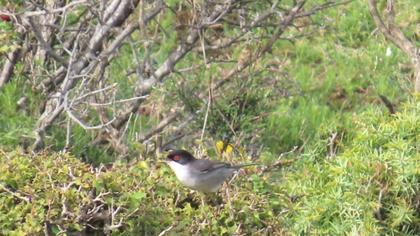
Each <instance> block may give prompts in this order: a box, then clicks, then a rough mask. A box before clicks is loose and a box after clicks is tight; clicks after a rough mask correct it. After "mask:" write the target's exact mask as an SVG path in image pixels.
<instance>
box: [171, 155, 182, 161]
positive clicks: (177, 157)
mask: <svg viewBox="0 0 420 236" xmlns="http://www.w3.org/2000/svg"><path fill="white" fill-rule="evenodd" d="M172 159H173V160H174V161H180V160H181V157H180V156H178V155H176V156H174V157H173V158H172Z"/></svg>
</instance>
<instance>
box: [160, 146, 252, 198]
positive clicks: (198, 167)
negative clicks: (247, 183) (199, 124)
mask: <svg viewBox="0 0 420 236" xmlns="http://www.w3.org/2000/svg"><path fill="white" fill-rule="evenodd" d="M166 163H167V164H168V165H169V167H170V168H171V169H172V171H173V172H174V173H175V175H176V177H177V179H178V180H179V181H180V182H181V183H182V184H183V185H184V186H186V187H188V188H190V189H193V190H196V191H199V192H203V193H211V192H217V191H218V190H219V188H220V187H221V186H222V184H223V182H225V181H226V180H227V179H230V178H231V177H232V176H233V174H234V173H235V172H236V171H237V170H239V169H240V168H242V167H246V166H251V165H256V164H243V165H235V166H234V165H230V164H229V163H224V162H216V161H211V160H208V159H196V158H195V157H194V156H193V155H192V154H191V153H189V152H188V151H185V150H175V151H171V152H170V153H169V154H168V155H167V157H166Z"/></svg>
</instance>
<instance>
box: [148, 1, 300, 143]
mask: <svg viewBox="0 0 420 236" xmlns="http://www.w3.org/2000/svg"><path fill="white" fill-rule="evenodd" d="M305 2H306V1H300V2H298V3H297V5H296V6H295V7H294V8H292V9H291V10H290V12H289V13H288V15H286V16H285V17H284V18H283V19H282V20H280V22H278V27H277V29H276V32H275V33H274V34H273V36H272V37H271V38H270V40H269V42H267V43H266V44H265V45H264V46H263V47H262V49H261V50H260V51H259V52H258V53H257V56H255V57H248V58H247V59H246V60H245V61H244V62H243V63H242V64H239V65H238V67H236V68H235V69H232V70H231V71H230V72H228V73H227V74H226V75H225V76H224V77H223V78H222V79H220V80H219V81H217V82H216V83H215V84H214V85H213V87H212V89H211V90H212V91H215V90H218V89H219V88H220V87H222V86H223V85H224V84H226V83H227V82H229V81H230V80H231V79H232V78H234V77H235V76H236V75H238V74H239V73H240V72H242V71H243V70H244V69H246V68H247V67H248V66H250V65H251V64H252V63H253V62H255V61H257V60H258V59H259V58H261V57H262V56H263V55H264V54H265V53H266V52H268V51H269V50H270V49H271V47H272V46H273V44H274V43H275V42H276V40H277V39H278V38H279V37H280V36H281V34H282V33H283V32H284V30H285V29H286V28H287V27H288V26H289V25H290V24H291V23H292V22H293V20H294V19H295V16H296V15H297V14H298V13H299V11H300V10H301V9H302V7H303V5H304V4H305ZM257 23H258V22H257V21H255V24H257ZM206 96H207V91H205V92H203V93H201V94H199V96H198V97H199V98H201V99H204V98H205V97H206ZM202 109H203V108H202ZM200 111H201V110H200ZM181 112H182V109H181V108H180V109H178V110H176V111H173V112H171V113H170V114H168V115H167V116H166V117H167V119H164V120H162V121H161V122H160V123H159V124H158V125H157V126H156V128H155V129H153V130H152V131H150V132H149V133H148V134H147V136H144V137H143V138H141V139H140V140H141V141H144V140H147V139H149V138H151V137H152V136H153V135H155V134H158V133H159V132H160V131H162V130H163V129H164V128H165V127H166V126H168V125H170V124H171V123H172V122H173V121H175V118H177V117H179V116H180V115H181ZM198 113H199V111H198V112H196V113H195V114H194V116H195V115H196V114H198Z"/></svg>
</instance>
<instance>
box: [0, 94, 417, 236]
mask: <svg viewBox="0 0 420 236" xmlns="http://www.w3.org/2000/svg"><path fill="white" fill-rule="evenodd" d="M419 112H420V106H419V104H418V103H416V102H415V101H412V102H410V103H407V104H404V107H403V108H402V109H401V112H399V113H397V114H395V115H388V114H387V113H386V112H384V111H380V110H376V111H370V112H366V113H364V114H361V115H360V116H358V117H355V118H354V119H353V121H352V124H353V126H354V134H353V136H354V139H352V141H350V142H349V144H348V145H346V146H345V147H342V152H341V154H339V155H337V156H330V157H328V156H326V155H325V153H324V152H323V151H322V147H320V148H316V147H314V148H313V149H312V151H311V152H307V153H305V154H301V155H293V154H291V155H288V156H285V157H283V158H285V159H284V160H285V161H286V160H288V161H289V165H286V166H284V167H283V168H274V169H271V170H268V171H266V169H265V168H264V167H263V166H260V167H258V168H255V169H250V170H248V171H247V173H246V174H244V173H242V174H240V175H239V177H238V178H237V179H236V180H235V181H234V182H233V184H232V185H231V186H229V188H228V189H229V195H227V194H226V192H225V191H222V192H221V193H219V196H211V197H210V198H209V196H207V197H208V198H209V199H207V203H206V204H205V205H200V200H199V198H200V197H201V196H200V195H193V197H191V196H187V194H186V193H187V191H186V190H185V189H184V188H182V187H181V186H180V185H179V184H178V183H177V181H176V179H175V178H174V176H173V175H172V174H171V172H170V170H169V168H168V167H167V166H165V165H161V164H157V162H151V161H140V162H137V163H135V164H133V165H129V166H127V165H126V164H121V163H115V164H114V165H113V166H112V168H109V167H108V168H101V169H94V168H92V167H90V166H89V165H87V164H84V163H82V162H80V161H79V160H77V159H76V158H74V157H72V156H69V155H64V154H48V153H45V154H42V155H37V156H34V157H31V156H27V155H24V154H20V153H18V152H9V153H5V152H2V154H1V158H0V173H2V174H1V175H0V183H1V188H2V190H1V192H0V228H1V231H0V232H1V234H3V235H11V234H14V235H23V234H26V235H28V234H32V235H33V234H39V233H42V232H46V231H45V230H47V231H49V232H52V233H55V234H58V233H59V232H60V230H67V232H72V231H74V232H78V231H80V230H82V231H83V232H84V233H95V232H96V233H103V232H105V233H111V232H112V234H114V235H139V234H141V235H156V234H158V233H159V232H162V231H163V230H165V229H169V232H170V233H171V234H172V235H188V234H192V233H198V234H213V235H232V234H246V235H249V234H253V235H255V234H261V235H263V234H281V233H290V234H302V233H304V234H318V235H320V234H322V235H325V234H327V235H343V234H354V235H390V234H397V235H401V234H403V235H418V233H420V168H419V165H420V155H419V144H418V140H419V138H420V117H419V116H418V113H419ZM275 159H276V158H275V157H274V156H273V155H272V154H270V153H266V154H264V155H263V156H262V158H261V160H260V162H263V163H264V164H265V165H268V166H269V165H270V163H272V162H273V160H275ZM290 163H292V164H291V165H290ZM6 189H7V191H5V190H6ZM194 198H195V199H194ZM218 198H219V199H218ZM110 214H114V215H113V217H109V215H110ZM110 219H112V220H110ZM111 225H113V226H116V225H118V226H119V227H118V228H114V229H113V228H112V227H110V226H111Z"/></svg>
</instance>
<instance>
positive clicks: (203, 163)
mask: <svg viewBox="0 0 420 236" xmlns="http://www.w3.org/2000/svg"><path fill="white" fill-rule="evenodd" d="M194 165H195V167H196V169H197V170H199V172H201V173H206V172H209V171H211V170H215V169H219V168H222V167H230V164H228V163H223V162H214V161H210V160H207V159H200V160H196V163H194Z"/></svg>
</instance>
